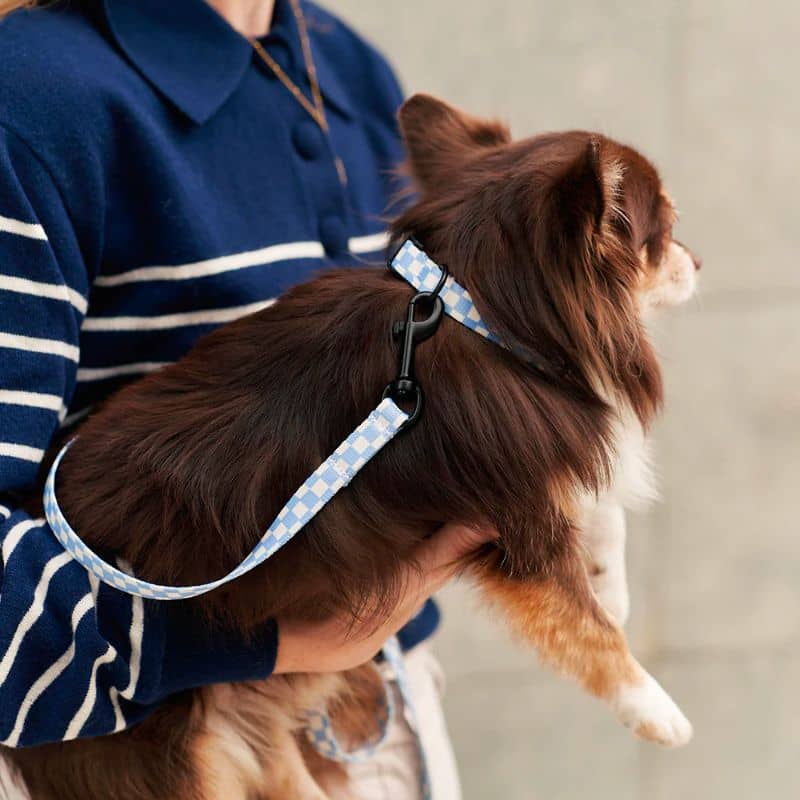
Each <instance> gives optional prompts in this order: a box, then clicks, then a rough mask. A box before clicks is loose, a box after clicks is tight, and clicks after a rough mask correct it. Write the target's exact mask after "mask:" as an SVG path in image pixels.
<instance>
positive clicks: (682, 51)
mask: <svg viewBox="0 0 800 800" xmlns="http://www.w3.org/2000/svg"><path fill="white" fill-rule="evenodd" d="M328 4H329V6H330V7H332V8H334V9H335V10H337V11H338V12H339V13H341V14H342V15H343V16H345V17H346V18H348V19H349V20H350V21H351V22H352V23H353V24H354V25H355V26H356V27H357V28H358V29H360V30H361V31H362V32H363V33H364V34H366V35H367V36H368V37H369V38H371V39H372V40H373V41H374V42H376V43H377V44H378V45H379V46H380V47H381V48H382V49H383V50H384V52H386V53H387V54H388V56H389V58H390V59H391V60H392V62H393V63H394V64H395V66H396V68H397V69H398V71H399V73H400V75H401V77H402V78H403V80H404V83H405V86H406V88H407V89H408V90H409V91H417V90H424V91H427V92H430V93H433V94H438V95H441V96H442V97H444V98H446V99H448V100H450V101H451V102H454V103H456V104H459V105H461V106H463V107H464V108H466V109H468V110H470V111H472V112H474V113H485V114H490V115H494V116H499V117H502V118H505V119H507V120H509V121H510V122H511V123H512V127H513V129H514V131H515V132H516V133H517V134H519V135H524V134H530V133H533V132H536V131H542V130H547V129H557V128H564V127H571V126H579V127H583V128H593V129H597V130H601V131H603V132H606V133H609V134H612V135H614V136H616V137H618V138H621V139H623V140H627V141H629V142H631V143H632V144H634V145H636V146H637V147H638V148H640V149H641V150H643V151H644V152H645V153H646V154H648V155H649V156H650V157H652V158H653V160H654V161H655V162H656V163H657V164H658V165H659V167H660V168H661V170H662V173H663V176H664V178H665V181H666V184H667V186H668V188H669V190H670V192H671V194H672V195H673V196H674V197H675V198H676V200H677V203H678V206H679V208H680V210H681V212H682V220H681V222H680V224H679V226H678V231H677V235H678V236H679V238H681V239H684V240H685V241H686V242H687V243H689V244H690V245H691V246H692V247H693V248H694V249H696V251H697V252H698V253H700V254H701V255H702V256H703V259H704V262H705V266H704V269H703V273H702V291H701V294H700V296H699V298H698V299H697V300H696V301H695V302H693V303H692V304H691V305H690V306H689V307H687V308H684V309H681V310H679V311H678V312H677V313H674V314H671V315H669V316H668V317H665V318H664V321H663V323H662V325H661V326H660V329H659V331H658V335H657V338H658V342H659V347H660V351H661V353H662V354H663V357H664V364H665V371H666V382H667V411H666V414H665V416H664V418H663V420H662V422H661V423H660V425H659V427H658V430H657V434H656V438H657V454H658V455H657V460H658V465H659V472H660V476H661V488H662V491H663V495H664V501H663V503H662V504H661V505H659V506H657V507H656V508H654V509H653V510H652V511H651V512H649V513H646V514H642V515H638V516H636V517H634V518H632V519H631V526H630V527H631V535H630V543H629V562H630V571H631V576H632V589H633V604H634V611H633V617H632V620H631V623H630V624H629V628H630V634H631V638H632V641H633V644H634V649H635V651H636V653H637V654H638V655H639V656H640V658H641V659H642V660H643V661H644V663H645V664H646V665H647V666H648V667H650V668H651V669H652V671H653V672H654V673H655V674H656V675H657V676H658V677H659V678H660V679H662V681H663V682H664V684H665V685H666V686H667V687H668V688H669V689H670V691H671V692H672V693H673V694H674V696H675V697H676V698H677V699H678V700H679V702H680V703H681V704H682V705H683V707H684V709H685V710H686V711H687V713H688V714H689V716H690V717H691V718H692V720H693V722H694V724H695V727H696V738H695V741H694V742H693V743H692V744H691V745H690V746H689V747H688V748H687V749H685V750H683V751H680V752H664V751H661V750H659V749H657V748H655V747H654V746H650V745H644V744H639V743H638V742H636V741H635V740H634V739H633V738H632V737H631V736H630V735H629V734H628V733H627V732H626V731H624V730H623V729H621V728H620V727H618V726H617V725H616V723H615V722H614V721H613V720H612V719H611V717H610V716H609V714H608V713H607V712H606V710H605V709H604V708H603V707H601V706H600V704H598V703H596V702H595V701H593V700H590V699H588V698H587V697H585V696H583V695H582V694H581V693H580V692H579V691H578V690H577V689H575V688H574V687H572V686H570V685H567V684H566V683H565V682H563V681H559V680H557V679H555V678H553V677H552V676H551V675H549V674H547V673H546V672H544V671H543V670H542V669H540V668H539V667H537V666H536V664H535V661H534V659H533V658H532V657H531V655H530V654H528V653H523V652H521V651H520V650H518V649H517V648H515V647H514V646H513V645H511V644H510V643H509V642H508V639H507V637H506V636H505V634H504V632H503V631H502V630H500V628H499V627H498V626H497V625H494V624H492V622H491V620H489V619H488V618H487V616H486V614H485V613H483V612H481V611H480V610H479V609H477V608H476V607H475V604H474V603H473V602H472V601H471V600H470V599H469V592H468V589H467V588H466V587H454V588H453V589H452V590H450V591H448V592H447V593H446V594H445V598H444V605H445V609H446V612H447V616H446V622H445V625H444V629H443V632H442V635H441V637H440V643H439V649H440V653H441V655H442V658H443V660H444V662H445V665H446V667H447V670H448V673H449V676H450V681H449V690H448V696H447V710H448V714H449V717H450V720H451V725H452V729H453V737H454V740H455V743H456V747H457V751H458V755H459V758H460V761H461V767H462V772H463V776H464V784H465V795H466V799H467V800H484V798H486V799H487V800H488V799H489V798H492V799H493V798H503V800H530V798H533V797H536V798H540V799H547V800H573V798H574V799H575V800H578V798H580V799H581V800H583V798H585V797H586V796H587V795H588V796H590V797H593V798H596V799H597V800H600V798H615V799H619V800H645V798H646V799H647V800H661V799H662V798H664V799H665V800H666V798H675V797H678V798H690V799H692V800H693V799H694V798H703V799H704V800H705V799H706V798H710V799H712V800H716V799H717V798H719V800H739V799H740V798H741V800H745V799H746V800H751V798H755V797H759V798H760V797H769V798H795V797H800V688H798V687H799V686H800V680H798V677H799V676H800V524H799V523H798V520H799V519H800V500H798V496H799V495H800V485H799V484H800V452H799V451H800V226H798V224H797V217H798V209H799V207H800V203H799V202H798V198H800V191H799V190H798V187H800V152H799V148H798V136H799V135H800V97H799V96H798V78H797V76H798V74H800V11H798V8H797V6H796V4H794V3H789V2H778V1H777V0H765V1H764V2H761V3H759V4H752V3H746V2H744V0H729V1H728V2H722V0H706V2H703V0H677V2H663V0H660V1H659V2H656V1H655V0H638V2H632V1H631V0H629V1H628V2H622V1H621V0H607V1H606V2H590V0H576V1H575V2H563V3H555V2H544V1H543V0H510V1H509V2H502V0H501V2H495V3H489V2H479V1H478V0H425V2H423V1H422V0H405V2H398V3H386V2H371V3H366V2H363V0H362V1H361V2H356V0H328Z"/></svg>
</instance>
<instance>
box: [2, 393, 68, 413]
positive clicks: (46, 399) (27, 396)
mask: <svg viewBox="0 0 800 800" xmlns="http://www.w3.org/2000/svg"><path fill="white" fill-rule="evenodd" d="M0 403H5V404H6V405H10V406H28V407H29V408H45V409H47V410H48V411H55V412H56V413H57V414H59V415H60V414H61V412H62V411H63V410H64V401H63V399H62V398H61V397H60V396H59V395H57V394H45V393H44V392H21V391H17V390H15V389H0Z"/></svg>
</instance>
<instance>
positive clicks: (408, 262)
mask: <svg viewBox="0 0 800 800" xmlns="http://www.w3.org/2000/svg"><path fill="white" fill-rule="evenodd" d="M389 269H390V270H392V271H393V272H396V273H397V274H398V275H399V276H400V277H401V278H403V279H405V280H406V281H407V282H408V283H410V284H411V285H412V286H413V287H414V288H415V289H416V290H417V291H418V292H434V291H436V290H437V287H438V286H439V284H440V283H441V284H442V286H441V288H440V289H439V290H438V296H439V297H440V298H441V299H442V303H443V305H444V313H445V314H447V316H448V317H452V318H453V319H454V320H455V321H456V322H460V323H461V324H462V325H463V326H464V327H465V328H469V329H470V330H471V331H474V332H475V333H477V334H479V335H480V336H483V338H484V339H488V340H489V341H490V342H494V343H495V344H498V345H500V346H501V347H505V345H504V344H503V342H502V340H501V339H500V338H499V337H498V336H496V335H495V334H494V333H492V332H491V331H490V330H489V326H488V325H487V324H486V323H485V322H484V321H483V319H482V318H481V315H480V313H479V312H478V309H477V308H476V307H475V303H474V302H473V300H472V297H471V295H470V293H469V292H468V291H467V290H466V289H465V288H464V287H463V286H461V284H459V283H458V282H457V281H456V279H455V278H454V277H453V276H452V275H449V274H448V273H447V271H446V270H444V269H443V268H442V267H440V266H439V265H438V264H437V263H436V262H435V261H434V260H433V259H432V258H431V257H430V256H429V255H428V254H427V253H426V252H425V251H424V250H423V249H422V248H421V247H420V245H419V244H417V243H416V242H415V241H414V239H406V240H405V241H404V242H403V243H402V244H401V245H400V247H399V248H398V250H397V251H396V252H395V254H394V255H393V256H392V257H391V258H390V259H389ZM443 278H444V280H442V279H443Z"/></svg>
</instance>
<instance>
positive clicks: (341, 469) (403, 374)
mask: <svg viewBox="0 0 800 800" xmlns="http://www.w3.org/2000/svg"><path fill="white" fill-rule="evenodd" d="M388 266H389V268H390V269H391V270H393V271H394V272H396V273H397V274H398V275H399V276H401V277H402V278H404V279H405V280H406V281H407V282H408V283H409V284H411V286H412V287H413V288H415V289H416V290H417V293H416V294H415V295H414V296H413V297H412V298H411V300H410V301H409V304H408V309H407V313H406V318H405V320H403V321H401V322H398V323H395V325H394V327H393V334H394V337H395V338H396V339H399V338H402V348H401V351H400V359H399V370H398V377H397V378H396V379H395V380H394V381H392V382H391V383H390V384H389V385H388V386H387V387H386V389H385V391H384V393H383V398H382V399H381V402H380V403H379V404H378V405H377V407H376V408H375V409H374V410H373V411H372V412H371V413H370V414H369V416H368V417H367V418H366V419H365V420H364V421H363V422H362V423H361V424H360V425H359V426H358V427H357V428H356V429H355V430H354V431H353V432H352V433H351V434H350V435H349V436H348V437H347V438H346V439H345V440H344V441H343V442H342V443H341V444H340V445H339V447H337V448H336V450H334V452H333V453H332V454H331V455H330V456H329V457H328V458H327V459H326V460H325V461H324V462H323V463H322V464H321V465H320V466H319V467H318V468H317V469H316V470H315V471H314V472H313V473H312V474H311V475H310V476H309V477H308V478H307V479H306V480H305V481H304V482H303V484H302V485H301V486H300V488H299V489H297V491H296V492H295V493H294V494H293V495H292V496H291V498H290V499H289V501H288V502H287V503H286V505H285V506H284V507H283V509H282V510H281V511H280V513H279V514H278V516H277V517H276V518H275V520H274V521H273V522H272V524H271V525H270V526H269V528H268V529H267V531H266V532H265V533H264V535H263V536H262V537H261V539H260V540H259V542H258V543H257V544H256V546H255V547H254V548H253V549H252V550H251V552H250V553H249V554H248V555H247V556H246V557H245V559H244V560H243V561H242V562H241V563H240V564H239V565H238V566H237V567H235V568H234V569H233V570H231V571H230V572H229V573H228V574H227V575H224V576H223V577H221V578H219V579H217V580H215V581H210V582H208V583H203V584H196V585H191V586H169V585H164V584H156V583H150V582H149V581H145V580H142V579H140V578H137V577H135V576H133V575H130V574H129V573H126V572H123V571H122V570H120V569H118V568H117V567H115V566H113V565H112V564H109V563H108V562H107V561H105V560H104V559H102V558H101V557H100V556H98V555H97V554H96V553H95V552H94V551H92V550H91V549H90V548H89V547H88V546H87V545H86V544H85V543H84V541H83V540H82V539H81V538H80V536H79V535H78V534H77V533H76V532H75V531H74V530H73V529H72V527H71V526H70V524H69V522H68V521H67V519H66V517H65V516H64V514H63V512H62V510H61V508H60V506H59V504H58V499H57V497H56V475H57V472H58V467H59V464H60V463H61V461H62V459H63V458H64V455H65V454H66V453H67V451H68V450H69V448H70V446H71V444H72V441H70V442H68V443H67V444H66V445H65V446H64V447H63V448H62V450H61V451H60V452H59V453H58V456H57V457H56V459H55V461H54V462H53V465H52V467H51V468H50V472H49V474H48V476H47V481H46V483H45V487H44V509H45V516H46V517H47V521H48V523H49V524H50V527H51V529H52V531H53V533H54V534H55V536H56V538H57V539H58V541H59V542H60V543H61V545H62V546H63V547H64V549H65V550H66V551H67V552H68V553H69V554H70V555H71V556H72V558H74V559H75V561H77V562H78V563H80V564H81V565H82V566H83V567H84V568H85V569H86V570H88V571H89V572H90V573H91V574H93V575H94V576H96V577H97V578H98V579H99V580H100V581H102V582H103V583H105V584H108V585H109V586H111V587H113V588H115V589H117V590H118V591H121V592H124V593H125V594H129V595H134V596H137V597H143V598H146V599H150V600H186V599H189V598H192V597H197V596H198V595H201V594H205V593H207V592H210V591H212V590H213V589H216V588H218V587H220V586H223V585H224V584H226V583H229V582H230V581H232V580H235V579H236V578H238V577H240V576H242V575H244V574H245V573H247V572H249V571H251V570H253V569H255V568H256V567H257V566H259V565H260V564H262V563H263V562H264V561H266V560H267V559H268V558H269V557H270V556H271V555H273V554H274V553H275V552H276V551H277V550H279V549H280V548H281V547H283V545H285V544H286V543H287V542H288V541H290V540H291V539H292V538H293V537H294V536H295V535H296V534H297V533H299V532H300V531H301V530H302V529H303V527H305V525H307V524H308V523H309V522H310V521H311V520H312V519H313V518H314V517H315V516H316V515H317V514H318V513H319V511H321V510H322V509H323V508H324V507H325V505H326V504H327V503H328V502H329V501H330V500H331V499H332V498H333V497H334V496H335V495H336V494H337V493H338V492H339V491H341V489H343V488H344V487H345V486H347V485H348V484H349V483H350V482H351V481H352V480H353V478H354V477H355V476H356V475H357V474H358V472H359V471H360V470H361V469H362V468H363V467H364V466H365V465H366V464H367V463H368V462H369V460H370V459H371V458H373V457H374V456H375V455H376V454H377V453H378V452H379V451H380V450H381V449H382V448H383V447H384V446H385V445H387V444H388V443H389V442H390V441H391V440H392V439H393V438H394V437H395V436H397V435H398V434H399V433H400V432H401V431H403V430H405V429H407V428H408V427H410V426H411V425H413V424H414V423H415V422H416V421H417V419H419V416H420V414H421V413H422V408H423V392H422V388H421V387H420V385H419V383H418V382H417V381H416V379H415V378H414V372H413V366H414V350H415V348H416V346H417V345H418V344H420V343H421V342H423V341H425V340H426V339H428V338H430V337H431V336H432V335H433V334H434V333H435V332H436V330H437V328H438V326H439V323H440V322H441V317H442V314H443V313H444V314H447V315H448V316H450V317H452V318H453V319H455V320H456V321H458V322H460V323H461V324H462V325H464V326H465V327H467V328H469V329H470V330H472V331H474V332H475V333H478V334H479V335H481V336H483V337H484V338H486V339H488V340H490V341H493V342H495V343H497V344H500V345H501V346H502V342H500V340H499V339H498V338H497V337H496V336H494V335H493V334H492V333H491V331H489V329H488V327H487V326H486V325H485V324H484V323H483V320H482V319H481V316H480V314H479V313H478V311H477V309H476V308H475V305H474V303H473V301H472V298H471V297H470V295H469V292H468V291H467V290H466V289H465V288H464V287H462V286H460V285H459V284H458V283H457V282H456V281H455V280H454V279H453V278H452V276H450V275H449V274H448V272H447V269H446V268H442V267H440V266H439V265H437V264H436V263H435V262H434V261H433V260H432V259H431V258H430V257H429V256H428V255H427V254H426V253H425V251H424V250H423V249H422V248H421V246H420V245H418V244H417V243H416V242H415V241H414V240H413V239H407V240H406V241H405V242H403V244H402V245H401V246H400V248H399V249H398V250H397V251H396V252H395V253H394V254H393V255H392V256H391V257H390V258H389V261H388ZM425 307H427V311H428V313H427V316H425V317H423V318H421V319H418V318H417V311H418V310H423V311H424V310H425ZM399 402H403V403H408V402H412V403H413V409H412V411H411V412H410V413H407V412H405V411H403V410H402V409H401V408H400V406H399V405H398V403H399ZM383 655H384V658H385V660H386V662H387V664H388V665H389V666H390V668H391V669H392V671H393V673H394V677H395V681H396V683H397V687H398V690H399V692H400V695H401V697H402V699H403V702H404V704H405V706H406V709H407V712H408V716H409V724H410V726H411V727H412V728H413V729H414V732H415V733H416V738H417V745H418V748H419V755H420V764H421V773H422V784H423V796H424V797H425V799H426V800H430V798H431V785H430V779H429V772H428V769H427V765H426V761H425V754H424V752H423V749H422V744H421V740H420V735H419V724H418V718H417V714H416V710H415V706H414V702H413V697H412V692H411V690H410V686H409V681H408V676H407V674H406V671H405V665H404V662H403V658H402V653H401V648H400V645H399V642H398V640H397V638H396V637H392V638H391V639H390V640H389V641H388V642H387V643H386V644H385V646H384V648H383ZM395 713H396V710H395V707H394V701H393V698H392V693H391V691H390V690H389V688H388V687H387V688H386V692H385V701H384V708H383V709H382V714H381V719H380V720H379V723H380V725H379V735H378V738H377V740H376V741H374V742H370V743H368V744H367V745H366V746H364V747H361V748H359V749H357V750H354V751H347V750H346V749H345V748H343V747H342V746H341V745H340V744H339V742H338V740H337V738H336V736H335V733H334V731H333V728H332V725H331V722H330V719H329V718H328V716H327V714H326V713H325V712H324V711H310V712H309V713H308V720H307V728H306V733H307V736H308V738H309V740H310V742H311V743H312V745H313V746H314V747H315V749H316V750H317V751H318V752H319V753H320V754H321V755H323V756H325V757H327V758H331V759H334V760H336V761H341V762H345V763H358V762H363V761H365V760H367V759H369V758H370V757H371V756H372V755H374V753H375V752H376V750H377V749H378V748H379V747H380V746H381V744H383V742H384V741H385V739H386V737H387V735H388V731H389V728H390V726H391V723H392V721H393V719H394V716H395Z"/></svg>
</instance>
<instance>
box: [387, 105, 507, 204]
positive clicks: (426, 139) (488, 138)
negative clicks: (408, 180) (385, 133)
mask: <svg viewBox="0 0 800 800" xmlns="http://www.w3.org/2000/svg"><path fill="white" fill-rule="evenodd" d="M399 119H400V130H401V132H402V134H403V139H404V140H405V143H406V148H407V149H408V158H409V163H410V166H411V172H412V175H413V177H414V178H415V179H416V180H417V182H418V183H419V185H420V186H421V188H423V189H424V188H426V187H428V186H431V185H432V184H434V183H435V182H436V181H437V179H438V178H439V177H440V176H441V175H442V174H444V173H445V172H446V171H447V170H448V169H452V168H453V166H454V165H455V164H458V163H459V161H460V159H461V158H463V157H464V155H467V154H469V153H470V152H473V151H474V150H476V149H478V148H483V147H496V146H498V145H502V144H506V143H507V142H509V141H511V134H510V133H509V130H508V128H507V127H506V126H505V125H503V124H501V123H499V122H493V121H489V120H482V119H478V118H477V117H472V116H469V115H468V114H465V113H464V112H462V111H459V110H458V109H455V108H453V107H452V106H449V105H447V103H443V102H442V101H441V100H437V99H436V98H435V97H431V96H430V95H427V94H415V95H414V96H413V97H411V98H410V99H409V100H407V101H406V102H405V103H404V104H403V106H402V107H401V109H400V112H399Z"/></svg>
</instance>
